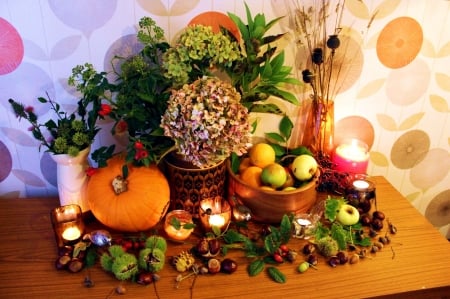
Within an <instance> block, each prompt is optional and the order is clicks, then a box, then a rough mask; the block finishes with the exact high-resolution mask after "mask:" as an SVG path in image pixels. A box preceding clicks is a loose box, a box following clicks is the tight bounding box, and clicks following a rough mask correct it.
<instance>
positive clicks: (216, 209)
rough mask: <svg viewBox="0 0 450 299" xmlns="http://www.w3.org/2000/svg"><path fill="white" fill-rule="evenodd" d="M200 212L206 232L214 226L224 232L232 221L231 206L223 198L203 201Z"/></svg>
mask: <svg viewBox="0 0 450 299" xmlns="http://www.w3.org/2000/svg"><path fill="white" fill-rule="evenodd" d="M199 212H200V213H199V214H200V221H201V223H202V226H203V228H204V229H205V230H206V231H210V230H211V229H212V227H213V226H215V227H217V228H219V229H220V230H221V231H223V230H225V229H226V228H227V227H228V224H229V223H230V221H231V206H230V204H229V203H228V202H227V201H224V200H222V198H221V197H216V198H208V199H203V200H201V201H200V206H199Z"/></svg>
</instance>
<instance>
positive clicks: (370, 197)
mask: <svg viewBox="0 0 450 299" xmlns="http://www.w3.org/2000/svg"><path fill="white" fill-rule="evenodd" d="M345 197H346V199H347V200H348V203H349V204H351V205H352V206H354V207H356V208H357V209H358V210H359V211H360V212H363V213H368V212H369V211H370V210H371V209H372V205H375V208H376V204H377V203H376V188H375V183H374V182H372V181H370V180H368V179H367V178H355V180H353V182H352V184H351V186H350V188H348V190H347V192H346V195H345Z"/></svg>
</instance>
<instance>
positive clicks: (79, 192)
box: [51, 147, 91, 212]
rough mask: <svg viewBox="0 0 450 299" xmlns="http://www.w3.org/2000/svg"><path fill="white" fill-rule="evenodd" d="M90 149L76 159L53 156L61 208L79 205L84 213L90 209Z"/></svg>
mask: <svg viewBox="0 0 450 299" xmlns="http://www.w3.org/2000/svg"><path fill="white" fill-rule="evenodd" d="M90 149H91V148H90V147H88V148H86V149H84V150H82V151H80V153H79V154H78V155H77V156H76V157H72V156H70V155H67V154H57V155H51V157H52V159H53V160H54V161H55V162H56V178H57V184H58V194H59V202H60V204H61V206H64V205H69V204H77V205H79V206H80V207H81V210H82V211H83V212H86V211H88V210H90V209H89V205H88V202H87V198H86V186H87V181H88V177H87V175H86V169H87V168H88V167H89V163H88V159H87V158H88V155H89V152H90Z"/></svg>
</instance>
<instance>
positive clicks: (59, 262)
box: [55, 255, 72, 270]
mask: <svg viewBox="0 0 450 299" xmlns="http://www.w3.org/2000/svg"><path fill="white" fill-rule="evenodd" d="M71 259H72V258H71V257H70V256H68V255H62V256H60V257H58V258H57V259H56V261H55V268H56V269H57V270H65V269H67V267H68V264H69V262H70V260H71Z"/></svg>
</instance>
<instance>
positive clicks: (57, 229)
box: [50, 204, 84, 248]
mask: <svg viewBox="0 0 450 299" xmlns="http://www.w3.org/2000/svg"><path fill="white" fill-rule="evenodd" d="M50 218H51V220H52V225H53V231H54V233H55V239H56V244H57V246H58V248H62V247H64V246H65V245H74V244H76V243H78V242H79V241H80V240H81V238H82V237H83V233H84V222H83V214H82V212H81V207H80V206H79V205H76V204H71V205H66V206H61V207H58V208H55V209H53V210H52V211H51V213H50Z"/></svg>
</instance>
